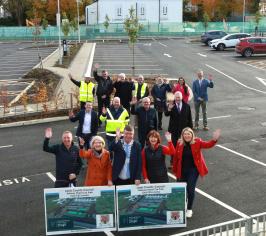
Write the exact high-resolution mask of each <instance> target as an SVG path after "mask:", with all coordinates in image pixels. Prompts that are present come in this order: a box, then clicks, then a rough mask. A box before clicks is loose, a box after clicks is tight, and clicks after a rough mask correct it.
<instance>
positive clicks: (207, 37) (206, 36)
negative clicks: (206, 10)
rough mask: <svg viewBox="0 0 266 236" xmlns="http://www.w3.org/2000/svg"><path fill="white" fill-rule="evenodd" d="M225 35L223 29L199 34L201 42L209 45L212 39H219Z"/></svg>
mask: <svg viewBox="0 0 266 236" xmlns="http://www.w3.org/2000/svg"><path fill="white" fill-rule="evenodd" d="M225 35H227V33H225V32H224V31H221V30H210V31H207V32H205V33H203V34H202V35H201V42H202V43H204V44H206V45H209V42H210V41H211V40H213V39H220V38H222V37H224V36H225Z"/></svg>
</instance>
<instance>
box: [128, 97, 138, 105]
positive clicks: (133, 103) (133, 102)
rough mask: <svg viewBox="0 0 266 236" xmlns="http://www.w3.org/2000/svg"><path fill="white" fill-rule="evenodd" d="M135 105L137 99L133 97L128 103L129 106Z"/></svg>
mask: <svg viewBox="0 0 266 236" xmlns="http://www.w3.org/2000/svg"><path fill="white" fill-rule="evenodd" d="M136 103H137V98H136V96H134V97H133V98H132V100H131V102H130V104H131V105H135V104H136Z"/></svg>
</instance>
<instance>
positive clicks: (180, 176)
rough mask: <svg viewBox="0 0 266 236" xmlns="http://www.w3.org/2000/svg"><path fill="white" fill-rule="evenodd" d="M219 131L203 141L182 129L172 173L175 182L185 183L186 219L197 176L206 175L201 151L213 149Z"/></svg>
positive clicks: (188, 215) (191, 202)
mask: <svg viewBox="0 0 266 236" xmlns="http://www.w3.org/2000/svg"><path fill="white" fill-rule="evenodd" d="M220 133H221V130H220V129H217V130H216V131H215V132H214V133H213V138H212V140H210V141H203V140H201V139H200V138H197V137H195V134H194V132H193V130H192V129H191V128H189V127H187V128H184V129H183V131H182V133H181V138H180V139H179V140H178V142H177V144H176V152H175V156H174V161H173V171H174V173H175V176H176V179H177V182H186V183H187V213H186V216H187V217H188V218H191V217H192V214H193V212H192V205H193V201H194V197H195V188H196V183H197V180H198V177H199V175H200V176H201V177H203V176H205V175H207V174H208V168H207V166H206V163H205V160H204V157H203V154H202V152H201V149H203V148H211V147H213V146H214V145H215V144H216V143H217V141H218V139H219V137H220Z"/></svg>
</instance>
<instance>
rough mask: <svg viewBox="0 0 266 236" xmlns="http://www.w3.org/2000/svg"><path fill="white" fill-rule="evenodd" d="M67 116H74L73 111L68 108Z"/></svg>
mask: <svg viewBox="0 0 266 236" xmlns="http://www.w3.org/2000/svg"><path fill="white" fill-rule="evenodd" d="M68 116H69V117H70V118H72V117H74V112H73V110H70V111H69V112H68Z"/></svg>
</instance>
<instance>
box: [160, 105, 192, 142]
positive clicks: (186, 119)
mask: <svg viewBox="0 0 266 236" xmlns="http://www.w3.org/2000/svg"><path fill="white" fill-rule="evenodd" d="M165 115H166V116H170V120H169V126H168V131H169V132H170V133H171V134H172V136H175V137H176V138H177V139H178V138H179V137H180V135H181V132H182V130H183V129H184V128H186V127H190V128H191V129H192V128H193V124H192V116H191V110H190V106H189V104H187V103H185V102H182V109H181V111H180V113H178V110H177V107H176V105H175V106H174V107H173V108H172V110H171V111H165ZM174 145H175V144H174Z"/></svg>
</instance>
